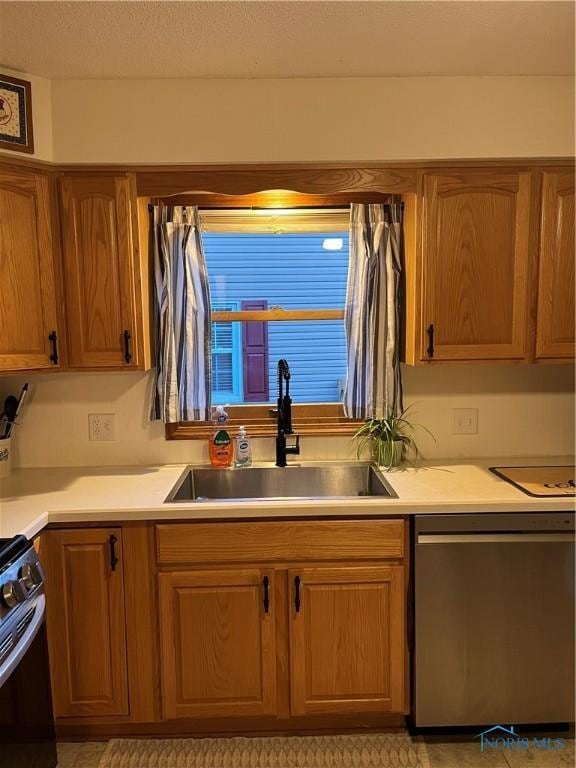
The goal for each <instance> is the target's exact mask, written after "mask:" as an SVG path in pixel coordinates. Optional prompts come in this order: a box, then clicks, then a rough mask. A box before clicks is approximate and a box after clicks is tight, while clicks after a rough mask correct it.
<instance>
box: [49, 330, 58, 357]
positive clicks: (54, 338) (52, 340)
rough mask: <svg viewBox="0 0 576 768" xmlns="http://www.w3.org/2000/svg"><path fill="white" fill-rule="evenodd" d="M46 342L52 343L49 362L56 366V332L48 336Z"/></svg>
mask: <svg viewBox="0 0 576 768" xmlns="http://www.w3.org/2000/svg"><path fill="white" fill-rule="evenodd" d="M48 340H49V341H50V342H52V354H51V355H50V361H51V362H52V363H53V365H58V334H57V333H56V331H52V333H49V334H48Z"/></svg>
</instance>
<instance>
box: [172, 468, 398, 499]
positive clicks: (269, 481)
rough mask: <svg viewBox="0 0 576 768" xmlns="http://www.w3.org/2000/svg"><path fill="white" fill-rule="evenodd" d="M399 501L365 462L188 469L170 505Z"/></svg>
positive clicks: (177, 485)
mask: <svg viewBox="0 0 576 768" xmlns="http://www.w3.org/2000/svg"><path fill="white" fill-rule="evenodd" d="M359 496H364V497H371V496H379V497H388V498H397V496H396V494H395V493H394V490H393V489H392V488H391V487H390V485H388V483H387V482H386V480H385V479H384V477H383V476H382V475H381V474H380V472H379V470H378V469H377V467H375V466H374V465H373V464H369V463H365V462H354V463H334V464H297V465H292V466H288V467H284V468H278V467H249V468H242V469H213V468H211V467H189V468H188V469H187V470H186V472H185V473H184V475H183V476H182V477H181V478H180V480H179V481H178V483H177V484H176V486H175V487H174V488H173V489H172V491H171V492H170V495H169V496H168V498H167V499H166V501H167V502H190V501H196V502H201V501H220V500H229V501H243V500H246V499H287V498H290V499H298V498H301V499H352V498H358V497H359Z"/></svg>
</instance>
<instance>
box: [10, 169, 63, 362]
mask: <svg viewBox="0 0 576 768" xmlns="http://www.w3.org/2000/svg"><path fill="white" fill-rule="evenodd" d="M56 306H57V302H56V283H55V251H54V244H53V238H52V220H51V210H50V181H49V177H48V175H47V174H44V173H41V172H36V171H32V170H27V169H25V168H22V169H10V168H7V167H2V168H0V370H3V371H6V370H25V369H34V368H53V367H55V366H56V365H57V364H58V363H59V359H58V357H57V356H55V355H54V352H55V345H57V343H58V321H57V311H56ZM54 334H55V335H54Z"/></svg>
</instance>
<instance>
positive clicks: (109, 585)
mask: <svg viewBox="0 0 576 768" xmlns="http://www.w3.org/2000/svg"><path fill="white" fill-rule="evenodd" d="M41 549H42V551H41V556H42V561H43V563H44V567H45V569H46V606H47V628H48V641H49V649H50V660H51V665H50V668H51V679H52V690H53V698H54V714H55V716H56V717H74V716H76V717H90V716H108V715H127V714H128V711H129V707H128V682H127V661H126V627H125V604H124V584H123V563H122V531H121V529H120V528H98V529H75V530H67V531H48V532H47V533H45V534H44V535H43V537H42V545H41ZM113 556H115V558H116V560H117V561H116V562H114V559H113Z"/></svg>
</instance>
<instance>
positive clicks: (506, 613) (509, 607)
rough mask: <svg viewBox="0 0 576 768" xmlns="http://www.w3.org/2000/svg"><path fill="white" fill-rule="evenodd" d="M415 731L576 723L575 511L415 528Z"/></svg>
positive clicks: (452, 519) (442, 520)
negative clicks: (575, 678) (575, 690)
mask: <svg viewBox="0 0 576 768" xmlns="http://www.w3.org/2000/svg"><path fill="white" fill-rule="evenodd" d="M413 541H414V573H413V578H414V603H413V608H414V617H413V618H414V621H413V638H412V642H413V649H412V650H413V655H412V663H413V668H412V672H413V678H412V685H413V697H412V720H413V722H414V724H415V725H416V726H417V727H428V726H430V727H439V726H464V725H470V726H471V725H494V724H501V723H504V724H506V725H507V726H509V725H510V724H519V725H520V724H540V723H542V724H544V723H565V722H572V721H573V720H574V655H575V646H574V513H573V512H567V513H561V512H558V513H526V514H497V513H496V514H495V513H490V514H474V515H466V514H455V515H419V516H417V517H416V518H415V521H414V530H413Z"/></svg>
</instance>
